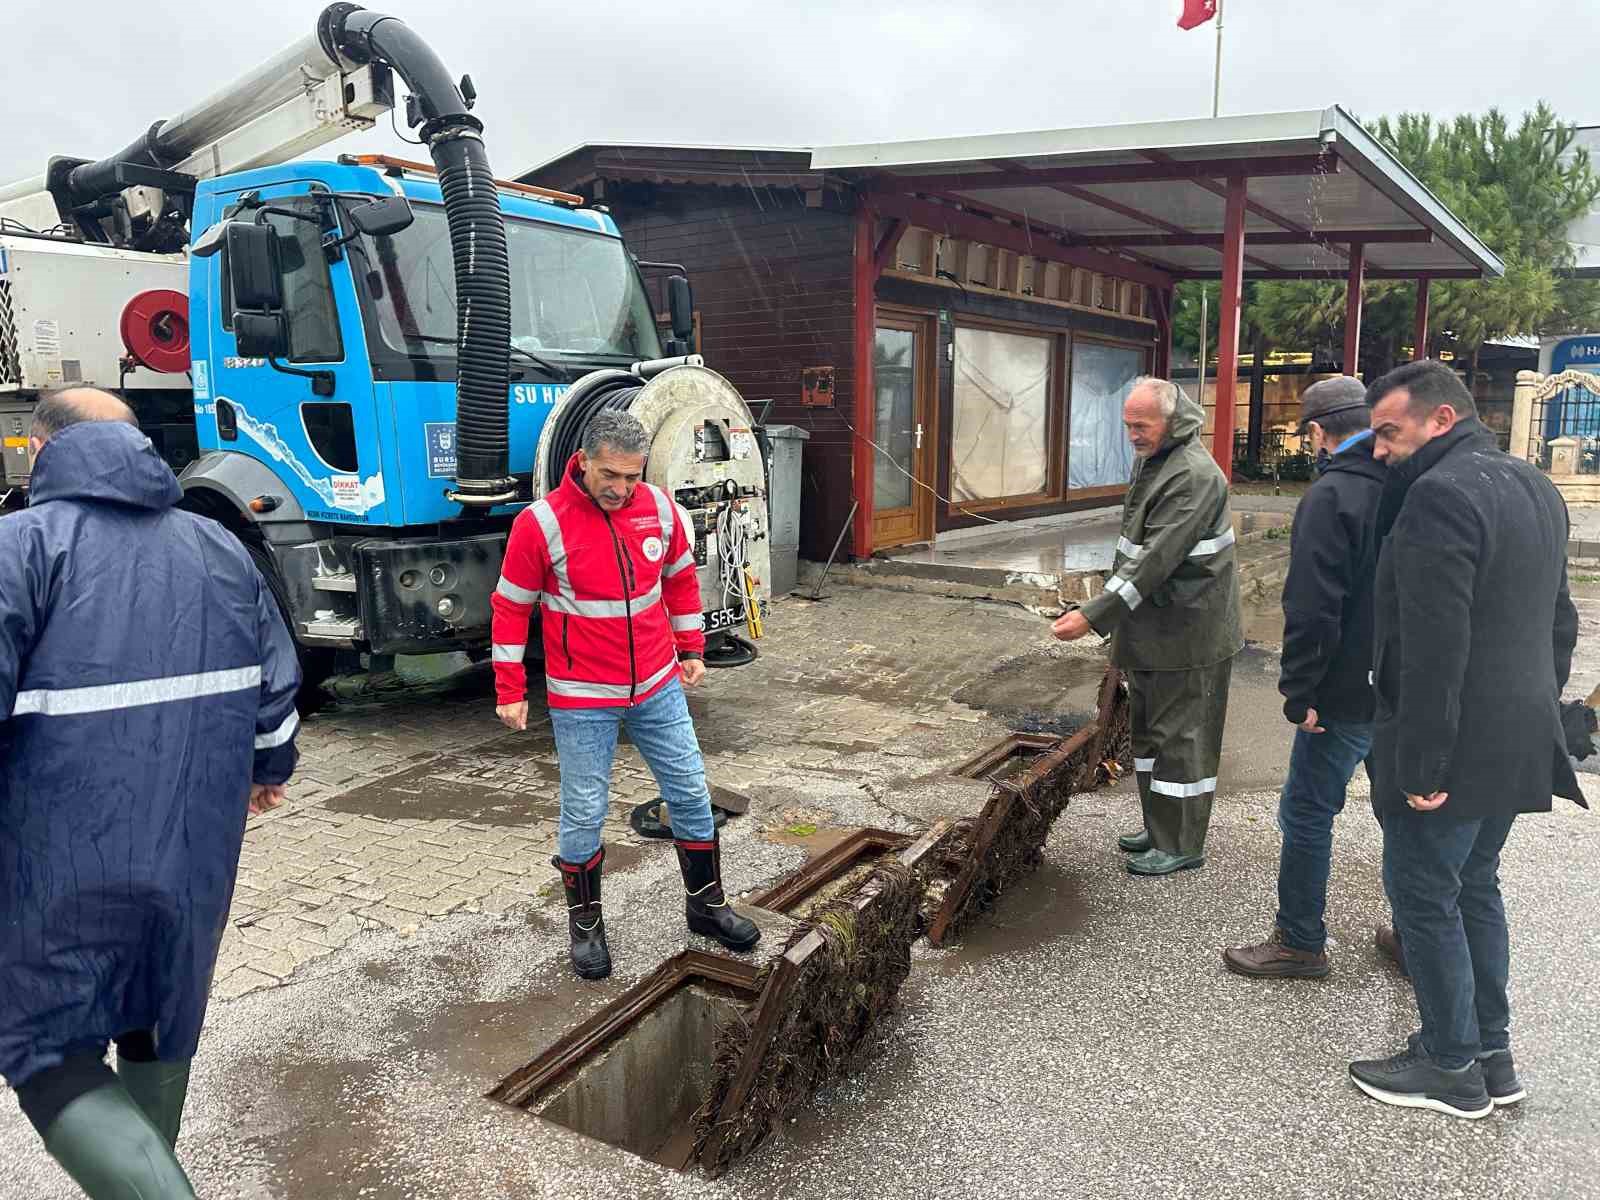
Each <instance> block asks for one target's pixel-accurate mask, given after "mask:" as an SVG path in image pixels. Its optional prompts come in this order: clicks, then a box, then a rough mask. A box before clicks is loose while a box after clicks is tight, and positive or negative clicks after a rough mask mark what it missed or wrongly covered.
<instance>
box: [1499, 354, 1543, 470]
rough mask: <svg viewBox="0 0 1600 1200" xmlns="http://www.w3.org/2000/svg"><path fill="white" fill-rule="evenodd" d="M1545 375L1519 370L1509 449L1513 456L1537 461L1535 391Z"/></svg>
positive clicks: (1512, 403)
mask: <svg viewBox="0 0 1600 1200" xmlns="http://www.w3.org/2000/svg"><path fill="white" fill-rule="evenodd" d="M1543 378H1544V377H1543V376H1542V375H1540V374H1539V372H1537V371H1518V372H1517V390H1516V392H1515V393H1514V396H1513V399H1512V401H1511V442H1510V445H1509V447H1508V449H1509V450H1510V452H1511V455H1512V457H1513V458H1525V459H1527V460H1528V461H1529V462H1532V463H1537V462H1538V459H1539V456H1538V455H1537V454H1535V453H1533V446H1532V443H1533V429H1532V424H1533V393H1534V391H1535V390H1537V388H1538V386H1539V381H1540V380H1541V379H1543Z"/></svg>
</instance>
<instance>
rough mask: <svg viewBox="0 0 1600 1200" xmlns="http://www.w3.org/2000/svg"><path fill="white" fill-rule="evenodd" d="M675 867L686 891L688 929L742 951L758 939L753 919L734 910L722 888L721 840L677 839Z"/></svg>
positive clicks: (685, 910) (685, 903) (731, 948)
mask: <svg viewBox="0 0 1600 1200" xmlns="http://www.w3.org/2000/svg"><path fill="white" fill-rule="evenodd" d="M676 845H677V847H678V867H679V869H680V870H682V872H683V887H684V891H685V892H687V893H688V896H687V898H686V899H685V901H684V915H685V916H686V917H687V918H688V921H689V932H690V933H698V934H701V935H702V936H704V937H708V938H713V939H715V940H716V941H719V942H721V943H722V944H723V945H724V946H726V947H727V948H728V949H729V950H733V951H737V952H741V953H742V952H743V951H745V950H749V949H750V948H751V947H753V946H754V945H755V944H756V943H757V942H759V941H760V940H761V930H759V929H757V928H756V925H755V922H754V921H751V920H748V919H746V918H744V917H741V916H740V915H739V914H738V913H736V912H734V911H733V905H731V904H729V903H728V898H727V896H725V895H723V892H722V842H721V839H719V838H716V837H713V838H712V839H711V841H709V842H677V843H676Z"/></svg>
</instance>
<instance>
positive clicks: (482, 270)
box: [431, 133, 512, 496]
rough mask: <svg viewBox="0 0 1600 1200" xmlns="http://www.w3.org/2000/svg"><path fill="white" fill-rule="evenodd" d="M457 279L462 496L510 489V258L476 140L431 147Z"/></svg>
mask: <svg viewBox="0 0 1600 1200" xmlns="http://www.w3.org/2000/svg"><path fill="white" fill-rule="evenodd" d="M431 149H432V151H433V160H434V164H435V166H436V167H437V168H438V171H439V185H440V187H441V188H442V189H443V191H444V211H445V218H446V219H447V220H448V221H449V224H450V247H451V251H452V252H453V254H454V256H455V271H456V337H457V341H458V344H459V348H458V349H457V352H456V484H457V486H458V488H459V489H460V491H461V493H462V494H463V495H468V496H470V495H472V494H474V493H476V494H478V495H482V496H489V495H497V494H501V493H504V492H505V491H507V490H508V489H509V488H510V487H511V486H512V483H511V477H510V461H511V437H510V428H509V413H508V412H507V404H506V398H507V395H508V394H509V392H510V388H511V363H510V359H509V357H508V355H507V353H506V347H507V346H509V345H510V344H511V256H510V253H509V251H508V250H507V249H506V227H505V221H504V218H502V216H501V214H500V198H499V195H498V193H497V192H496V190H495V183H494V175H493V173H492V172H491V171H490V170H489V160H488V156H487V155H485V154H484V150H483V143H482V142H481V141H479V140H478V138H477V137H476V136H475V135H474V134H471V133H458V134H457V135H456V136H453V137H446V138H441V139H440V140H438V141H436V142H434V144H433V146H432V147H431Z"/></svg>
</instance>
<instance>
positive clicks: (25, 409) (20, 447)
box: [0, 395, 33, 488]
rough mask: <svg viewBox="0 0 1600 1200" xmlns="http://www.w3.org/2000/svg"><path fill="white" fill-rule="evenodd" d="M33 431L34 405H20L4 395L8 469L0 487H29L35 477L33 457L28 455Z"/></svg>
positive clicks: (3, 446) (1, 421) (2, 461)
mask: <svg viewBox="0 0 1600 1200" xmlns="http://www.w3.org/2000/svg"><path fill="white" fill-rule="evenodd" d="M32 430H33V403H32V401H21V402H19V401H17V399H16V398H15V397H13V396H4V395H0V465H3V467H4V474H3V477H0V487H4V488H15V487H26V486H27V485H28V477H29V476H30V475H31V474H33V455H32V454H30V453H29V452H28V435H29V433H31V432H32Z"/></svg>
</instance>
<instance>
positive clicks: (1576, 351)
mask: <svg viewBox="0 0 1600 1200" xmlns="http://www.w3.org/2000/svg"><path fill="white" fill-rule="evenodd" d="M1566 370H1577V371H1600V335H1597V334H1589V335H1587V336H1585V337H1569V338H1562V339H1561V340H1560V341H1559V342H1557V343H1556V345H1555V349H1554V350H1552V351H1551V352H1550V374H1552V375H1559V374H1561V372H1563V371H1566Z"/></svg>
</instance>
